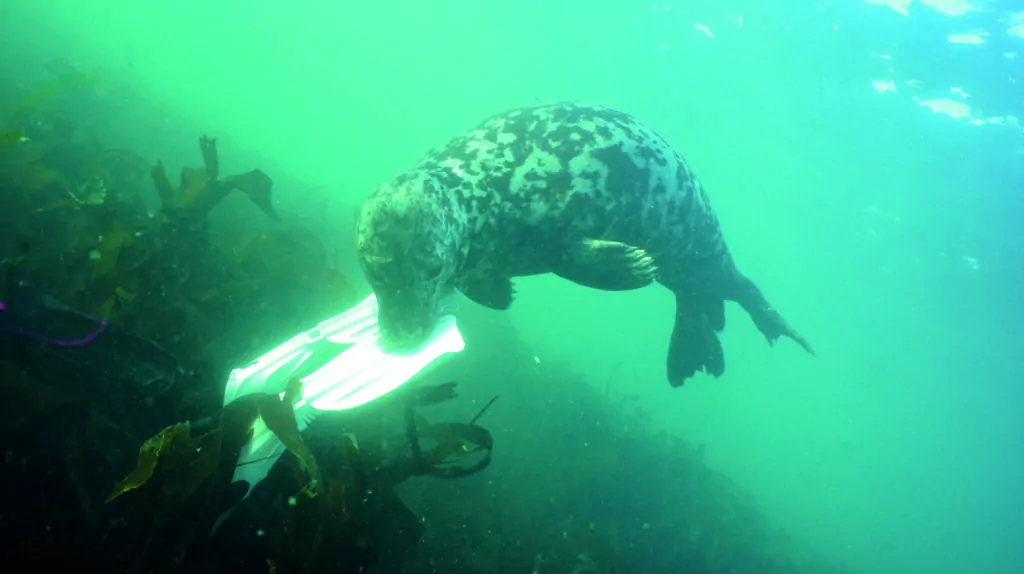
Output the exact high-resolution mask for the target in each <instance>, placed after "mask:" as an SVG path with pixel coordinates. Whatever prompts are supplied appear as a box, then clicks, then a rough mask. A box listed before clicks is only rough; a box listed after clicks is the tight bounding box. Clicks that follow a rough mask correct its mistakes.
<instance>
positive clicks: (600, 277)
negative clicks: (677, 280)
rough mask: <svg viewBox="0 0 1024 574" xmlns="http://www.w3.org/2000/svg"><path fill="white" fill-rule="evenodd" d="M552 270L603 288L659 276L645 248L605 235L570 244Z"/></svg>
mask: <svg viewBox="0 0 1024 574" xmlns="http://www.w3.org/2000/svg"><path fill="white" fill-rule="evenodd" d="M552 271H553V272H554V273H555V275H558V276H559V277H562V278H563V279H568V280H569V281H572V282H574V283H578V284H580V285H584V286H586V287H593V288H595V289H602V290H604V291H628V290H630V289H639V288H641V287H645V286H647V285H650V284H651V283H652V282H654V281H655V280H656V279H657V278H658V268H657V266H656V265H655V264H654V260H653V259H652V258H651V257H650V256H649V255H648V254H647V252H646V251H644V250H643V249H640V248H639V247H633V246H632V245H627V244H625V243H619V242H618V241H606V240H602V239H584V240H582V241H577V242H575V243H573V244H571V245H570V246H569V248H568V250H567V251H566V253H565V255H564V256H563V257H562V259H561V261H559V262H558V263H557V264H556V265H555V268H554V269H553V270H552Z"/></svg>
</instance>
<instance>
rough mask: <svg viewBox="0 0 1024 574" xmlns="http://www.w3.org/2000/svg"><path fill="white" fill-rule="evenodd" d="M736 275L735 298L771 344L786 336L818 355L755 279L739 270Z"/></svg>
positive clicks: (812, 353)
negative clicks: (770, 300)
mask: <svg viewBox="0 0 1024 574" xmlns="http://www.w3.org/2000/svg"><path fill="white" fill-rule="evenodd" d="M736 275H737V287H736V293H735V294H734V297H735V300H736V302H737V303H739V304H740V305H742V306H743V308H744V309H745V310H746V311H747V313H749V314H750V318H751V319H753V320H754V324H755V325H757V329H758V330H759V331H761V334H763V335H764V338H765V339H767V340H768V344H769V345H772V346H775V341H777V340H778V339H779V337H782V336H785V337H789V338H790V339H793V340H794V341H796V342H797V344H798V345H800V346H801V347H803V349H804V350H805V351H807V352H808V353H810V354H811V355H817V353H815V352H814V349H813V348H812V347H811V344H810V343H809V342H807V339H804V338H803V336H801V335H800V333H797V332H796V329H794V328H793V327H790V326H789V323H787V322H786V320H785V319H783V318H782V315H780V314H779V312H778V311H776V310H775V308H774V307H772V305H771V303H769V302H768V300H767V299H766V298H765V296H764V294H763V293H761V290H760V289H758V287H757V285H755V284H754V282H753V281H751V280H750V279H749V278H747V277H746V276H744V275H743V274H741V273H739V272H738V271H737V272H736Z"/></svg>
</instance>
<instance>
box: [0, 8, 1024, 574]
mask: <svg viewBox="0 0 1024 574" xmlns="http://www.w3.org/2000/svg"><path fill="white" fill-rule="evenodd" d="M8 4H10V6H8V7H7V8H5V9H4V10H5V11H4V12H3V15H2V16H0V17H2V18H4V20H6V22H5V25H4V26H3V27H4V28H8V29H9V30H8V32H9V35H8V36H7V38H6V40H5V45H7V46H17V47H18V48H19V49H21V50H25V51H28V52H33V53H38V54H45V55H47V56H48V57H55V58H66V59H68V60H72V61H74V62H77V63H80V64H82V65H85V66H99V67H102V68H103V69H104V70H105V72H104V73H105V74H107V76H108V77H109V78H113V79H114V80H113V81H116V82H119V83H127V84H129V85H131V86H132V88H133V89H135V90H136V91H137V92H138V93H140V94H141V95H143V96H144V97H147V98H149V99H151V100H152V101H153V102H155V103H157V104H158V105H159V106H160V107H162V108H163V109H165V110H166V113H167V118H168V120H167V121H168V122H173V121H174V120H173V118H178V117H188V118H189V120H190V121H191V122H192V123H194V124H196V125H198V126H201V127H203V129H205V130H207V131H208V132H209V133H211V134H214V135H218V136H219V137H221V138H223V139H225V140H230V141H232V142H235V143H236V144H237V145H238V146H241V147H243V148H246V149H252V150H258V153H259V154H260V155H261V156H263V157H267V158H272V161H273V162H274V164H275V165H276V166H277V167H278V168H279V169H282V170H287V171H288V172H289V173H291V174H293V175H294V176H295V177H297V178H300V179H302V180H303V181H307V182H312V183H313V184H315V185H316V186H318V187H317V189H316V190H315V191H309V192H306V193H300V190H291V191H289V190H281V191H279V192H278V196H277V200H278V202H279V203H280V204H281V205H282V206H284V207H285V208H286V209H289V210H291V211H293V212H313V211H316V210H317V209H318V207H317V206H323V205H326V206H327V207H326V208H325V209H326V210H327V211H324V212H322V213H320V215H323V216H325V217H330V218H334V220H336V230H335V232H336V233H335V235H334V236H333V237H331V238H330V240H331V241H332V244H333V246H332V250H333V251H334V252H335V255H336V257H337V258H339V259H340V260H344V259H346V258H348V260H351V258H350V255H348V254H350V253H351V252H352V251H353V249H354V239H353V237H352V230H353V228H354V217H355V215H354V209H355V206H356V205H358V203H359V202H360V201H361V200H362V199H363V198H364V197H365V196H366V195H367V194H368V193H369V191H370V190H371V189H372V188H373V187H374V186H375V185H377V184H379V183H380V182H382V181H384V180H386V179H388V178H389V177H390V176H391V175H393V174H394V173H396V172H397V171H399V170H401V169H404V168H405V167H407V166H408V165H409V164H410V163H411V162H413V161H415V160H416V159H417V158H418V157H419V156H420V154H422V153H423V152H424V151H426V150H427V149H428V148H430V147H433V146H435V145H438V144H440V143H443V142H444V141H445V140H446V139H447V138H449V137H451V136H453V135H455V134H457V133H458V132H459V131H460V130H463V129H465V128H468V127H470V126H472V125H473V124H474V123H475V122H477V121H479V120H480V119H482V118H483V117H485V116H488V115H490V114H493V113H495V112H497V111H501V110H503V109H506V108H509V107H514V106H518V105H523V104H528V103H533V102H538V101H551V100H562V99H580V100H586V101H591V102H595V103H600V104H603V105H608V106H612V107H617V108H620V109H622V110H624V111H627V112H630V113H633V114H635V115H637V116H638V117H640V118H641V119H642V120H644V121H646V122H647V123H649V124H651V125H652V126H654V127H655V129H656V130H658V131H659V132H660V133H661V134H662V135H664V136H665V137H666V138H667V139H668V140H669V141H671V142H672V143H673V144H674V145H675V146H677V148H678V149H679V150H680V151H681V152H682V153H683V155H684V156H685V157H686V158H687V160H688V161H689V162H690V164H691V166H692V167H693V168H694V170H695V171H696V173H697V174H698V175H699V176H700V177H701V179H702V181H703V182H704V184H705V186H706V188H707V190H708V193H709V194H710V197H711V200H712V203H713V205H714V207H715V209H716V211H717V214H718V216H719V218H720V219H721V221H722V224H723V227H724V230H725V233H726V237H727V239H728V242H729V244H730V247H731V249H732V250H733V253H734V255H735V257H736V259H737V262H738V264H739V265H740V267H741V268H742V269H743V270H744V272H745V273H747V274H748V275H749V276H751V277H752V278H753V279H754V280H755V281H757V282H758V284H759V285H760V286H761V288H762V289H763V290H764V292H765V294H766V295H767V296H768V298H769V299H770V300H771V301H772V302H773V303H774V304H775V305H776V306H777V308H778V309H779V310H780V311H781V312H782V313H783V314H784V315H785V316H786V318H787V319H788V320H789V322H790V323H791V324H793V325H794V326H795V327H796V328H797V329H799V330H800V331H801V333H802V334H804V335H805V336H806V337H807V338H808V339H809V340H810V341H811V343H812V344H813V345H814V346H815V347H816V349H817V350H818V355H819V356H818V357H817V358H812V357H809V356H807V355H805V354H804V353H803V351H802V350H800V349H799V348H798V347H797V346H796V345H794V344H792V343H791V342H790V341H787V340H783V341H780V342H779V344H778V345H777V347H776V348H774V349H772V348H770V347H769V346H768V345H767V344H766V343H765V341H764V340H763V338H762V337H761V336H760V334H759V333H758V332H757V330H756V329H755V328H754V326H753V324H752V323H751V321H750V320H749V318H748V317H747V316H746V315H745V314H744V313H743V312H742V311H741V310H740V309H739V308H738V307H737V306H735V305H730V306H729V307H728V309H727V325H728V327H727V329H726V331H725V332H724V334H723V335H722V342H723V345H724V348H725V350H726V363H727V370H726V374H725V375H724V376H723V377H721V378H720V379H719V380H714V379H712V378H710V377H706V376H698V377H696V378H695V379H693V380H691V381H689V382H688V384H687V385H686V386H685V387H684V388H682V389H672V388H670V387H669V386H668V384H667V382H666V381H665V377H664V362H665V353H666V350H667V345H668V336H669V333H670V330H671V326H672V316H673V315H672V305H673V301H672V298H671V297H670V296H669V293H668V292H667V291H666V290H664V289H662V288H660V287H649V288H646V289H644V290H642V291H639V292H628V293H603V292H597V291H592V290H587V289H584V288H582V287H578V286H575V285H572V284H569V283H567V282H564V281H561V280H558V279H555V278H550V277H540V278H531V279H527V280H521V281H519V282H518V288H519V292H520V295H519V297H518V301H517V303H516V305H514V307H513V308H512V310H510V311H509V312H508V313H509V314H510V315H511V316H512V318H513V320H514V322H515V323H516V325H517V326H518V327H519V328H520V330H521V333H522V335H523V336H524V338H525V339H526V340H527V341H528V342H529V344H530V345H531V346H532V347H533V348H534V349H535V351H534V352H535V355H536V360H538V361H541V362H544V361H562V362H567V363H570V364H571V365H572V366H573V368H574V369H576V370H579V371H581V372H583V373H585V374H586V375H587V376H588V377H589V378H590V379H591V380H592V381H593V382H594V383H595V384H598V385H605V384H612V385H621V386H628V389H629V390H630V391H631V392H635V393H637V394H638V395H639V396H640V401H641V404H642V405H643V406H644V407H645V408H647V409H649V410H650V411H651V413H652V414H653V417H654V419H655V421H656V423H657V424H658V425H661V426H663V427H664V428H665V429H668V430H670V431H672V432H677V433H680V434H682V435H683V436H685V437H687V439H688V440H690V441H692V442H694V443H702V444H704V445H705V447H706V452H707V460H708V462H709V464H710V465H711V466H714V467H716V468H718V469H721V470H722V471H724V472H726V473H727V474H729V475H730V476H732V477H734V478H735V479H736V480H737V481H739V482H741V483H742V484H743V485H744V486H745V487H747V488H748V489H749V490H751V491H752V492H753V493H755V494H756V496H757V497H758V499H759V501H760V503H761V504H762V506H763V508H764V509H765V511H766V513H767V514H768V515H769V517H770V518H771V520H772V521H773V522H775V523H778V524H780V525H783V526H785V527H786V528H787V529H788V530H789V531H790V532H791V533H793V534H794V536H796V537H798V538H799V539H800V540H802V541H803V542H804V543H805V544H806V545H808V546H809V547H811V548H812V549H813V550H814V551H815V552H820V553H821V554H823V555H827V556H830V557H832V558H834V559H836V560H839V561H844V562H845V563H846V564H848V565H849V567H850V569H851V571H856V572H865V573H905V572H922V573H937V574H941V573H963V572H972V573H989V572H991V573H1004V572H1005V573H1012V572H1021V571H1024V551H1022V548H1024V522H1022V519H1021V518H1020V517H1021V515H1022V510H1024V496H1022V491H1021V489H1022V485H1024V465H1022V463H1021V456H1020V453H1021V452H1022V451H1024V449H1022V446H1021V443H1022V442H1024V441H1022V440H1021V439H1022V438H1024V423H1022V422H1021V420H1022V415H1024V399H1022V398H1021V397H1022V393H1021V391H1022V384H1021V380H1022V377H1021V375H1022V368H1021V363H1020V358H1019V357H1020V349H1021V344H1020V343H1021V340H1022V331H1021V327H1020V318H1021V317H1022V316H1024V314H1022V305H1021V297H1020V290H1019V287H1018V285H1019V280H1020V279H1021V257H1020V255H1021V254H1020V248H1019V247H1018V245H1019V243H1020V231H1019V226H1018V225H1015V224H1016V222H1017V219H1016V218H1015V217H1014V214H1019V213H1020V212H1021V207H1020V200H1019V199H1018V198H1017V196H1018V195H1019V193H1020V189H1021V187H1020V183H1021V181H1022V179H1024V177H1022V172H1021V169H1020V167H1018V166H1019V165H1020V164H1021V161H1020V156H1019V155H1016V156H1015V155H1013V151H1014V149H1016V148H1017V147H1019V146H1020V142H1019V141H1018V140H1019V139H1020V137H1021V136H1020V134H1008V133H1007V132H996V131H987V132H984V133H982V132H981V131H980V130H973V129H971V128H967V127H963V126H962V125H960V124H956V123H955V122H954V121H952V120H949V118H944V117H939V116H937V115H935V114H928V113H927V112H925V111H921V110H922V108H921V107H920V106H918V105H915V103H914V102H913V101H912V100H911V99H909V96H908V97H903V96H899V97H892V98H889V97H886V95H883V94H876V93H873V91H872V90H871V81H872V80H873V79H875V75H877V74H879V73H885V72H886V70H887V66H889V64H888V63H885V62H881V63H880V62H879V61H878V60H877V59H872V58H871V57H870V54H871V52H872V51H873V50H882V49H891V50H896V51H898V52H908V51H910V50H911V49H912V46H911V45H910V44H911V42H910V40H912V39H913V38H920V37H921V36H919V35H918V34H919V33H918V32H913V31H908V30H907V29H906V26H907V24H906V22H908V21H909V20H906V19H903V20H898V19H897V18H901V16H899V15H898V14H890V13H889V12H885V13H883V12H881V10H884V8H878V10H879V11H876V12H871V13H868V12H867V11H868V6H867V5H866V4H862V3H858V2H834V3H815V2H785V3H769V2H759V3H758V2H726V3H721V2H709V1H705V2H692V3H687V4H686V5H685V6H683V5H673V6H672V7H671V9H667V8H656V7H652V5H651V4H649V3H644V2H631V1H619V2H616V1H613V0H604V1H591V2H580V1H568V0H550V1H547V2H536V1H532V0H531V1H521V2H503V3H498V2H493V1H481V0H477V1H453V0H437V1H420V2H408V1H400V2H389V3H384V2H380V3H364V4H360V5H347V3H344V2H340V1H310V0H297V1H294V2H290V3H281V2H266V1H261V0H250V1H248V2H239V1H236V0H225V1H221V2H217V3H216V5H217V6H216V8H211V7H210V6H211V5H213V4H214V3H212V2H198V1H194V0H189V1H182V2H115V1H107V2H104V1H91V2H69V1H59V0H47V1H40V2H37V3H33V5H32V6H29V3H28V2H22V3H18V4H19V5H15V3H14V2H8ZM776 4H779V5H780V6H781V5H785V8H769V5H771V6H775V5H776ZM876 8H877V7H876ZM890 12H891V11H890ZM740 14H742V16H743V19H742V23H743V25H742V26H741V25H739V24H738V22H737V21H736V18H737V17H738V15H740ZM727 16H729V17H731V19H730V18H727ZM911 19H913V18H911ZM915 21H916V20H915ZM694 22H699V23H702V24H703V25H705V26H707V27H708V29H710V30H711V31H712V33H713V37H710V36H709V35H708V34H705V33H703V32H702V31H701V30H698V29H696V28H694V27H693V23H694ZM932 22H933V21H932V20H928V21H927V22H926V23H927V25H932ZM837 24H841V25H840V27H839V29H838V30H837V29H836V28H835V26H836V25H837ZM965 25H967V24H965ZM961 27H963V26H961ZM968 27H969V25H968ZM939 35H940V36H941V34H939ZM896 37H899V38H901V40H900V41H901V42H902V44H900V47H899V48H894V47H893V45H892V43H893V41H894V40H893V39H894V38H896ZM940 39H941V38H940ZM1021 45H1024V41H1022V42H1021ZM922 49H923V48H922ZM944 53H945V52H944ZM12 54H13V53H12V52H10V51H8V52H7V53H5V54H4V55H3V56H0V57H4V58H8V57H11V56H12ZM937 58H938V56H937ZM957 64H958V65H963V63H962V62H959V61H958V63H957ZM927 66H928V67H929V70H931V71H932V72H936V71H941V69H942V62H939V61H929V62H927ZM951 73H952V72H951ZM955 79H956V78H955V77H954V78H953V80H955ZM951 81H952V80H951ZM990 89H991V90H992V91H998V90H1002V89H1003V87H1002V86H1001V85H996V86H992V87H991V88H990ZM1017 94H1018V95H1019V89H1018V91H1017ZM1017 105H1018V106H1019V103H1018V104H1017ZM992 107H993V108H995V107H997V105H993V106H992ZM1013 111H1014V110H1013V109H1012V108H1011V109H1007V110H1003V111H1002V112H997V113H1012V112H1013ZM1016 111H1017V112H1018V113H1019V112H1020V110H1019V108H1018V109H1017V110H1016ZM947 120H948V121H947ZM985 129H987V128H985ZM193 137H194V134H191V133H189V134H188V136H187V138H185V139H184V141H188V142H191V141H193ZM325 201H326V203H325ZM967 258H970V259H976V260H977V262H978V268H977V269H975V268H973V267H972V266H971V264H970V263H969V262H970V259H967ZM484 313H486V312H484Z"/></svg>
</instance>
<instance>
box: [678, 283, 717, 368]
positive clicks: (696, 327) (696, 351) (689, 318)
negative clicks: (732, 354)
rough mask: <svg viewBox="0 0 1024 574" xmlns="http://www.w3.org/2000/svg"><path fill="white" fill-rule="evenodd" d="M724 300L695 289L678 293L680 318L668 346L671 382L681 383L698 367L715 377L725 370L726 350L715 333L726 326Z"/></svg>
mask: <svg viewBox="0 0 1024 574" xmlns="http://www.w3.org/2000/svg"><path fill="white" fill-rule="evenodd" d="M720 309H721V310H723V311H724V302H723V301H721V300H712V299H707V298H702V297H700V296H698V295H696V294H692V293H676V322H675V326H674V327H673V329H672V340H671V341H670V342H669V348H668V382H669V384H671V385H672V386H673V387H680V386H682V385H683V383H685V382H686V379H688V378H690V377H692V376H693V375H694V374H696V373H697V371H704V372H705V373H707V374H709V375H712V376H714V377H718V376H720V375H721V374H722V373H724V372H725V353H724V352H723V351H722V343H721V342H720V341H719V340H718V335H716V334H715V327H716V324H719V325H722V326H724V324H725V314H724V312H720V311H719V310H720Z"/></svg>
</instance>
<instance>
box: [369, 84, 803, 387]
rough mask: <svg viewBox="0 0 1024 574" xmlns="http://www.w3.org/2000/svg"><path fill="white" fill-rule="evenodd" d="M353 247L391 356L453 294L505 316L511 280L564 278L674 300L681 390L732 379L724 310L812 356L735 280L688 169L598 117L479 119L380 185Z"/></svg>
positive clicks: (664, 149) (672, 365)
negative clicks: (705, 378)
mask: <svg viewBox="0 0 1024 574" xmlns="http://www.w3.org/2000/svg"><path fill="white" fill-rule="evenodd" d="M357 246H358V252H359V259H360V266H361V267H362V269H363V272H364V274H365V276H366V278H367V280H368V281H369V283H370V285H371V287H372V288H373V290H374V292H375V293H376V296H377V300H378V304H379V309H380V315H379V321H380V328H381V333H382V336H383V339H384V341H385V342H387V343H388V344H392V345H395V346H404V345H408V344H412V343H414V342H416V341H418V340H420V339H422V338H423V337H425V336H426V333H427V332H428V331H429V330H430V329H431V328H432V326H433V324H434V322H435V321H437V320H438V318H439V317H440V316H441V315H442V314H443V313H445V312H447V311H448V310H449V309H450V304H451V301H452V297H453V296H454V294H456V293H460V292H461V293H462V294H464V295H465V296H466V297H468V298H469V299H471V300H473V301H475V302H477V303H479V304H481V305H484V306H486V307H489V308H492V309H507V308H508V307H509V306H510V305H511V304H512V302H513V300H514V298H515V289H514V287H513V282H512V279H513V278H514V277H523V276H529V275H537V274H542V273H554V274H556V275H558V276H560V277H563V278H565V279H568V280H569V281H573V282H575V283H578V284H580V285H585V286H588V287H592V288H596V289H603V290H612V291H619V290H631V289H639V288H641V287H644V286H646V285H649V284H651V283H653V282H658V283H660V284H662V285H664V286H665V287H667V288H668V289H670V290H671V291H672V292H673V293H674V294H675V299H676V314H675V326H674V328H673V331H672V338H671V341H670V345H669V353H668V369H667V375H668V380H669V382H670V383H671V384H672V386H680V385H682V384H683V383H684V382H685V381H686V379H688V378H690V377H691V376H693V375H694V374H695V373H696V372H697V371H703V372H705V373H708V374H710V375H712V376H715V377H718V376H720V375H721V374H722V373H723V372H724V371H725V356H724V352H723V350H722V345H721V343H720V342H719V340H718V336H717V333H718V332H721V331H722V330H723V329H724V328H725V301H727V300H728V301H735V302H737V303H739V304H740V305H741V306H742V307H743V309H745V310H746V311H747V313H748V314H749V315H750V317H751V319H752V320H753V321H754V324H755V325H756V326H757V328H758V329H759V330H760V331H761V333H762V334H764V336H765V337H766V338H767V340H768V342H769V344H771V345H774V343H775V341H776V340H777V339H778V338H779V337H780V336H785V337H788V338H790V339H793V340H794V341H796V342H797V343H798V344H799V345H800V346H801V347H803V348H804V349H805V350H806V351H807V352H808V353H811V354H812V355H813V354H814V351H813V349H812V348H811V346H810V344H809V343H808V342H807V341H806V340H805V339H804V338H803V337H802V336H801V335H800V334H799V333H797V332H796V330H794V329H793V328H792V327H790V326H789V324H788V323H787V322H786V321H785V319H783V317H782V315H780V314H779V312H778V311H776V310H775V308H774V307H772V305H771V304H770V303H769V302H768V300H767V299H766V298H765V296H764V295H763V294H762V293H761V290H760V289H759V288H758V287H757V285H755V284H754V282H753V281H751V280H750V279H749V278H747V277H746V276H745V275H743V273H741V272H740V271H739V270H738V269H737V267H736V265H735V263H734V262H733V258H732V255H731V254H730V252H729V249H728V247H727V246H726V242H725V239H724V237H723V236H722V230H721V227H720V225H719V222H718V218H717V217H716V216H715V213H714V211H713V210H712V208H711V203H710V201H708V197H707V195H706V193H705V192H704V188H703V186H702V185H701V183H700V181H699V180H698V179H697V177H696V175H694V173H693V172H692V171H691V170H690V168H689V166H687V164H686V162H685V161H684V160H683V157H682V156H681V155H680V154H679V153H677V152H676V151H675V150H673V148H672V147H671V146H670V145H669V144H668V142H666V141H665V140H664V139H663V138H662V137H661V136H660V135H658V134H657V133H655V132H654V131H653V130H652V129H651V128H649V127H647V126H646V125H644V124H643V123H641V122H639V121H638V120H637V119H635V118H634V117H632V116H630V115H628V114H626V113H623V112H620V111H616V110H614V109H610V108H606V107H602V106H597V105H590V104H582V103H574V102H559V103H551V104H543V105H534V106H528V107H522V108H517V109H513V110H509V111H506V112H504V113H501V114H498V115H494V116H492V117H490V118H488V119H486V120H484V121H483V122H482V123H480V124H479V125H478V126H477V127H475V128H473V129H470V130H469V131H467V132H465V133H463V134H462V135H459V136H457V137H455V138H454V139H452V140H450V141H449V142H448V143H446V144H445V145H443V146H441V147H439V148H436V149H434V150H432V151H430V152H428V153H427V154H426V155H425V156H424V157H423V158H422V159H421V160H420V161H419V162H418V163H416V164H415V165H414V166H413V167H412V168H411V169H409V170H407V171H404V172H402V173H400V174H398V175H397V176H395V177H394V178H392V179H391V180H389V181H387V182H386V183H384V184H382V185H380V186H379V187H377V188H376V189H375V190H374V191H373V192H372V193H371V194H370V197H369V198H368V199H367V201H366V202H365V203H364V205H363V207H362V210H361V213H360V217H359V222H358V225H357ZM609 335H611V333H609Z"/></svg>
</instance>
